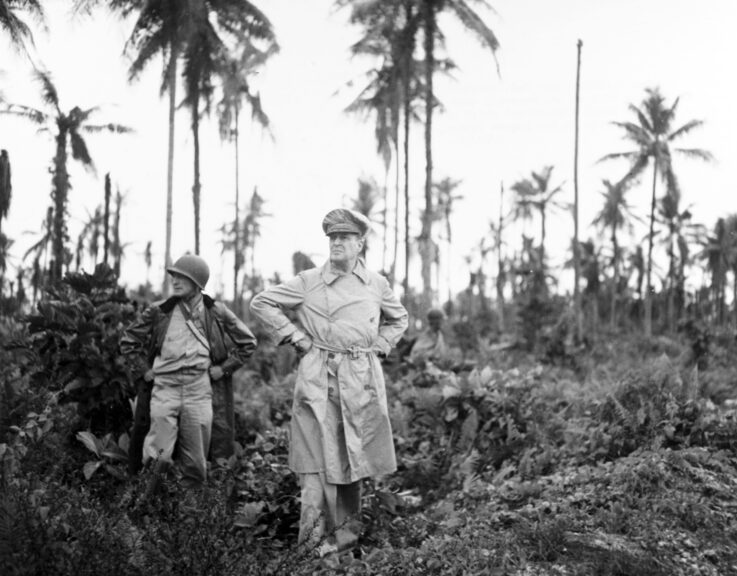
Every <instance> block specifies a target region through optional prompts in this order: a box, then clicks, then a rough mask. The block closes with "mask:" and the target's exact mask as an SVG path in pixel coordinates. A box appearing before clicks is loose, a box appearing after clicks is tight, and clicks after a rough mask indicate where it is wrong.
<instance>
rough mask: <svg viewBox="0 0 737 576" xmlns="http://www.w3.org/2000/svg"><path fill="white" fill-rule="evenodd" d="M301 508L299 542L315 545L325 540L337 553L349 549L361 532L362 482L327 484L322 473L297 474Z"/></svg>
mask: <svg viewBox="0 0 737 576" xmlns="http://www.w3.org/2000/svg"><path fill="white" fill-rule="evenodd" d="M299 483H300V486H301V488H302V490H301V494H300V496H301V500H302V508H301V512H300V517H299V542H300V544H302V543H307V544H310V545H315V544H317V543H318V542H319V541H320V540H321V539H322V538H325V537H327V539H328V541H329V542H332V543H334V544H335V545H336V546H337V547H338V550H345V549H347V548H350V547H352V546H353V545H355V544H356V542H357V541H358V537H359V535H360V533H361V482H360V481H358V482H353V483H352V484H330V483H329V482H328V481H327V480H326V479H325V473H324V472H317V473H315V474H300V475H299Z"/></svg>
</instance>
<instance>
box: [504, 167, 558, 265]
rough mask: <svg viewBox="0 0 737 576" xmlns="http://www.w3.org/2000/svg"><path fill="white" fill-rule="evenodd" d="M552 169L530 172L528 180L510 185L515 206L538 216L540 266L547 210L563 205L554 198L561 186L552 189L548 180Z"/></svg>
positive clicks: (542, 259) (542, 256)
mask: <svg viewBox="0 0 737 576" xmlns="http://www.w3.org/2000/svg"><path fill="white" fill-rule="evenodd" d="M552 174H553V167H552V166H546V167H544V168H543V169H542V170H540V171H539V172H532V173H531V177H530V178H524V179H522V180H520V181H518V182H515V183H514V184H513V185H512V187H511V188H512V191H513V192H514V193H515V194H516V195H517V198H516V205H517V206H518V207H520V209H524V210H529V209H535V210H537V211H538V212H539V214H540V264H541V266H543V267H544V266H545V241H546V236H547V216H548V210H550V209H555V208H562V207H563V205H562V204H561V203H560V202H558V201H557V200H556V199H555V197H556V196H557V195H558V194H559V193H560V192H561V191H562V190H563V187H562V184H559V185H558V186H555V187H553V186H552V185H551V183H550V179H551V177H552Z"/></svg>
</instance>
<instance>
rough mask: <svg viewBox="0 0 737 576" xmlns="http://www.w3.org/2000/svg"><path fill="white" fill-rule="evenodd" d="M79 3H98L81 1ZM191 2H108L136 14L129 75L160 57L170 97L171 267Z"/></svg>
mask: <svg viewBox="0 0 737 576" xmlns="http://www.w3.org/2000/svg"><path fill="white" fill-rule="evenodd" d="M79 3H80V4H85V3H87V4H91V3H96V0H80V2H79ZM189 4H190V2H183V1H181V0H147V1H144V0H108V1H107V5H108V6H109V7H110V8H111V9H113V10H116V11H120V12H121V13H122V15H123V16H129V15H131V14H135V15H136V23H135V24H134V26H133V31H132V32H131V35H130V37H129V38H128V41H127V43H126V48H125V50H126V52H127V53H128V54H130V55H131V56H132V57H133V62H132V63H131V65H130V68H129V71H128V75H129V79H130V80H131V81H133V80H136V79H137V78H138V77H139V76H140V74H141V72H143V70H145V68H146V67H147V66H148V64H149V63H150V62H151V60H152V59H153V58H154V57H155V56H157V55H159V54H161V55H162V57H163V59H164V72H163V75H162V81H161V93H162V94H163V93H165V92H168V95H169V144H168V149H169V151H168V155H167V177H166V240H165V251H164V265H165V267H168V266H169V265H170V264H171V227H172V210H173V201H172V197H173V187H174V128H175V122H174V118H175V112H176V100H177V96H176V92H177V62H178V60H179V57H180V55H181V53H182V50H183V48H184V46H185V45H186V41H187V38H188V37H189V35H190V34H191V28H192V26H191V21H190V19H189V9H190V6H189ZM162 290H163V293H164V296H166V295H168V293H169V275H168V274H164V281H163V287H162Z"/></svg>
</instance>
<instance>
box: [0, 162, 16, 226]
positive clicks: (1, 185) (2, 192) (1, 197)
mask: <svg viewBox="0 0 737 576" xmlns="http://www.w3.org/2000/svg"><path fill="white" fill-rule="evenodd" d="M12 195H13V181H12V177H11V170H10V157H9V156H8V151H7V150H0V233H2V229H3V218H7V217H8V211H9V210H10V200H11V198H12Z"/></svg>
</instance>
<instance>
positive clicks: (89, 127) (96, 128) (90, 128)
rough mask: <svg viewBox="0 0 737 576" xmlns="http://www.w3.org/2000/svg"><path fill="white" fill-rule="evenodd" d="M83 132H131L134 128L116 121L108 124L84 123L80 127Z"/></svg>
mask: <svg viewBox="0 0 737 576" xmlns="http://www.w3.org/2000/svg"><path fill="white" fill-rule="evenodd" d="M79 129H80V130H81V131H83V132H89V133H90V134H98V133H100V132H111V133H113V134H130V133H131V132H134V130H133V128H131V127H129V126H124V125H123V124H115V123H114V122H108V123H107V124H84V125H82V126H80V127H79Z"/></svg>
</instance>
